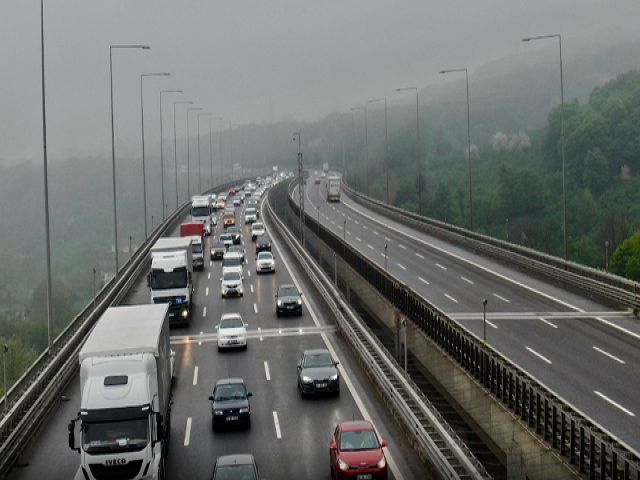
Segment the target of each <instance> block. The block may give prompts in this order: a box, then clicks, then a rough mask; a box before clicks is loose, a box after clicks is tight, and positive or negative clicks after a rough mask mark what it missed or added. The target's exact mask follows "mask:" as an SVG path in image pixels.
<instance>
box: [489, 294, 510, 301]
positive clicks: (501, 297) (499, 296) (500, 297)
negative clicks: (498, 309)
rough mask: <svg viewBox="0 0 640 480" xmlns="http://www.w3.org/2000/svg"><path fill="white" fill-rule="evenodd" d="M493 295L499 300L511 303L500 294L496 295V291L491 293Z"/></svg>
mask: <svg viewBox="0 0 640 480" xmlns="http://www.w3.org/2000/svg"><path fill="white" fill-rule="evenodd" d="M493 296H494V297H496V298H499V299H500V300H502V301H503V302H505V303H511V300H509V299H507V298H504V297H503V296H502V295H498V294H497V293H494V294H493Z"/></svg>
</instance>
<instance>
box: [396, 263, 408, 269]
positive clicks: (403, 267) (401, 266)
mask: <svg viewBox="0 0 640 480" xmlns="http://www.w3.org/2000/svg"><path fill="white" fill-rule="evenodd" d="M398 266H399V267H400V268H401V269H402V270H406V269H407V267H405V266H404V265H402V264H401V263H399V264H398Z"/></svg>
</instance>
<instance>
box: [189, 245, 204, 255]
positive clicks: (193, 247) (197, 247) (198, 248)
mask: <svg viewBox="0 0 640 480" xmlns="http://www.w3.org/2000/svg"><path fill="white" fill-rule="evenodd" d="M191 251H192V252H193V253H202V244H201V243H193V244H192V245H191Z"/></svg>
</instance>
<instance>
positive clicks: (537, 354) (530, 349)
mask: <svg viewBox="0 0 640 480" xmlns="http://www.w3.org/2000/svg"><path fill="white" fill-rule="evenodd" d="M526 349H527V350H528V351H529V352H530V353H533V354H534V355H535V356H536V357H538V358H539V359H540V360H542V361H544V362H546V363H548V364H549V365H551V360H549V359H548V358H547V357H545V356H544V355H541V354H539V353H538V352H536V351H535V350H534V349H533V348H531V347H526Z"/></svg>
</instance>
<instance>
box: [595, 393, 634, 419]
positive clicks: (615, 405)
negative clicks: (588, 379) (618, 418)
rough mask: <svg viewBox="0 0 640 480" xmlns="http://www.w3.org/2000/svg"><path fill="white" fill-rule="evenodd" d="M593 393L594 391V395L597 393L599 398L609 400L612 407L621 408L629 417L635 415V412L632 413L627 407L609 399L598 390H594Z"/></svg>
mask: <svg viewBox="0 0 640 480" xmlns="http://www.w3.org/2000/svg"><path fill="white" fill-rule="evenodd" d="M593 393H595V394H596V395H598V396H599V397H600V398H602V399H603V400H605V401H607V402H609V403H610V404H611V405H613V406H614V407H616V408H618V409H620V410H622V411H623V412H624V413H626V414H627V415H629V416H630V417H635V416H636V414H635V413H633V412H632V411H631V410H629V409H628V408H625V407H623V406H622V405H620V404H619V403H618V402H615V401H613V400H611V399H610V398H609V397H607V396H606V395H605V394H604V393H601V392H599V391H598V390H594V391H593Z"/></svg>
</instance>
